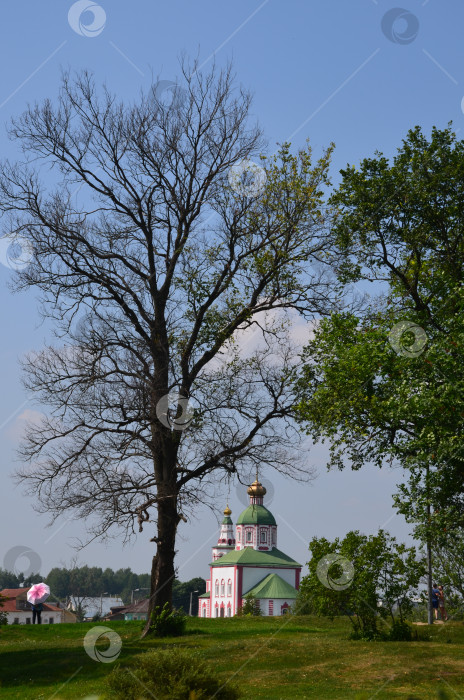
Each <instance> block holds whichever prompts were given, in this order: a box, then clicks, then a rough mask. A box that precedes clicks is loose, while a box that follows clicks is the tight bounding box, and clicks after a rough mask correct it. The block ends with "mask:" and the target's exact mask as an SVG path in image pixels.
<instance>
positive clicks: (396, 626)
mask: <svg viewBox="0 0 464 700" xmlns="http://www.w3.org/2000/svg"><path fill="white" fill-rule="evenodd" d="M416 637H417V634H416ZM387 639H388V640H389V641H390V642H410V641H412V639H413V634H412V629H411V625H408V623H407V622H404V620H395V621H394V622H393V624H392V626H391V627H390V629H389V630H388V634H387Z"/></svg>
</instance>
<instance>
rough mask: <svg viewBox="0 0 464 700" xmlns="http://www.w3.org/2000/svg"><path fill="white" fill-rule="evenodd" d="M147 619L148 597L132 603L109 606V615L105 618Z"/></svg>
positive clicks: (109, 619)
mask: <svg viewBox="0 0 464 700" xmlns="http://www.w3.org/2000/svg"><path fill="white" fill-rule="evenodd" d="M147 619H148V598H145V599H144V600H139V601H137V603H133V604H132V605H125V606H122V607H121V606H117V607H114V608H111V615H108V616H107V617H106V620H108V621H111V620H147Z"/></svg>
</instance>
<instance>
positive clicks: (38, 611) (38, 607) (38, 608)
mask: <svg viewBox="0 0 464 700" xmlns="http://www.w3.org/2000/svg"><path fill="white" fill-rule="evenodd" d="M31 607H32V624H33V625H35V621H36V618H37V624H38V625H41V624H42V610H43V605H42V603H36V604H35V605H34V604H31Z"/></svg>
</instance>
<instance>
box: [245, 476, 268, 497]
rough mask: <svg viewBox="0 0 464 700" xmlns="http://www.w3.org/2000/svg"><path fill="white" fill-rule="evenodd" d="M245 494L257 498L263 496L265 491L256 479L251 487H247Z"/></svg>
mask: <svg viewBox="0 0 464 700" xmlns="http://www.w3.org/2000/svg"><path fill="white" fill-rule="evenodd" d="M247 494H248V495H249V496H258V497H260V496H265V495H266V489H265V488H264V486H263V485H262V483H261V482H260V481H258V479H256V481H253V483H252V484H251V486H249V487H248V489H247Z"/></svg>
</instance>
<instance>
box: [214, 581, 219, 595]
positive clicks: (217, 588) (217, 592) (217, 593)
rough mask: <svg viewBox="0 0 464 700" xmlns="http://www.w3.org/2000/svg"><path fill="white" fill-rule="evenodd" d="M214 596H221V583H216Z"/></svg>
mask: <svg viewBox="0 0 464 700" xmlns="http://www.w3.org/2000/svg"><path fill="white" fill-rule="evenodd" d="M214 595H215V596H218V595H219V581H216V584H215V586H214Z"/></svg>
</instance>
